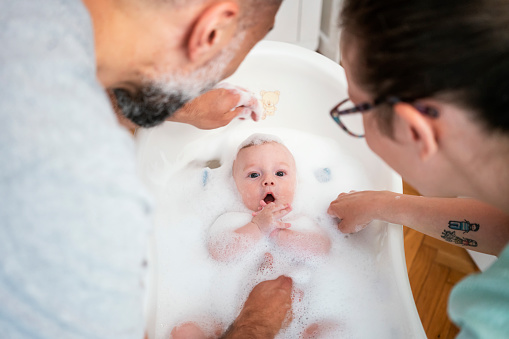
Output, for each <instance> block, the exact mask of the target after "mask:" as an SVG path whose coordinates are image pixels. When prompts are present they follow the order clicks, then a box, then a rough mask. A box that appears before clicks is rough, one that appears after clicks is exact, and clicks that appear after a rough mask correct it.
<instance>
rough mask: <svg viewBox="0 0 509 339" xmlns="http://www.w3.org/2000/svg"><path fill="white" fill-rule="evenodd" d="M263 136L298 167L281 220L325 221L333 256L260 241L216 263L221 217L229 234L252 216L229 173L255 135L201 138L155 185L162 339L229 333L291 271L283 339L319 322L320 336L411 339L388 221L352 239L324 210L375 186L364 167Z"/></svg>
mask: <svg viewBox="0 0 509 339" xmlns="http://www.w3.org/2000/svg"><path fill="white" fill-rule="evenodd" d="M257 132H259V131H257ZM261 132H263V133H270V134H274V135H277V136H279V137H280V138H281V140H282V141H283V142H284V144H285V146H286V147H287V148H288V149H289V150H290V152H292V154H293V155H294V158H295V162H296V166H297V189H296V193H295V198H294V202H293V204H292V206H293V212H291V213H290V214H289V215H288V216H287V217H285V218H283V221H287V220H286V219H287V218H288V222H292V221H294V222H295V224H292V227H304V228H305V225H304V226H303V225H302V224H299V223H298V222H297V220H298V219H299V218H300V217H304V218H306V219H307V220H312V221H313V222H314V223H315V224H318V225H319V227H320V228H321V230H322V231H323V232H325V233H326V234H327V236H328V237H329V238H330V240H331V250H330V252H329V254H328V255H312V254H305V255H303V254H302V253H300V254H299V253H296V252H295V251H289V250H284V249H281V248H277V246H275V245H274V244H273V243H271V242H270V241H268V240H262V241H259V242H258V243H250V244H249V246H250V248H251V250H250V251H248V252H247V253H243V254H239V255H238V256H234V257H233V258H232V259H231V260H230V261H226V262H220V261H217V260H214V259H213V258H212V257H211V255H210V254H209V250H208V244H209V242H210V241H211V240H213V239H214V237H216V238H215V239H216V240H217V239H220V235H221V232H220V231H221V230H219V231H218V230H213V229H212V227H211V226H212V225H213V224H214V222H215V221H216V219H217V218H218V217H221V218H223V219H224V220H223V221H224V222H223V223H222V224H224V225H227V226H226V228H225V229H224V230H227V228H228V227H230V229H235V228H238V227H241V226H243V225H245V224H246V223H247V222H249V221H250V220H251V218H252V216H251V214H250V213H251V212H250V211H249V210H247V208H246V207H244V205H243V204H242V199H241V197H240V194H239V193H238V192H237V190H236V187H235V183H234V181H233V178H232V175H231V168H232V163H233V160H234V157H235V154H236V152H237V149H238V146H239V145H240V143H241V142H242V141H243V140H244V139H245V138H246V137H248V136H249V135H250V134H252V133H253V131H252V130H251V131H241V130H239V131H236V132H232V133H230V134H227V135H224V134H217V135H214V136H209V137H207V138H206V139H201V140H198V141H196V142H195V143H192V144H190V145H188V146H187V147H186V148H185V149H184V150H183V151H182V153H181V156H180V157H179V159H177V160H176V161H172V162H170V161H168V160H166V161H167V166H162V168H160V169H161V171H160V172H159V173H158V174H157V175H155V178H154V180H155V181H157V182H165V184H163V185H159V188H158V189H157V192H155V193H156V196H157V203H158V213H157V214H156V220H155V224H156V233H155V234H156V241H157V272H158V278H157V293H156V300H157V310H156V312H155V313H156V315H155V316H156V319H155V323H156V324H158V326H157V328H156V330H155V337H156V338H157V339H159V338H169V336H170V332H171V330H172V329H173V328H174V327H175V326H177V325H178V324H182V323H185V322H189V321H193V322H195V323H197V324H198V325H199V326H200V327H202V328H204V329H207V328H209V329H210V330H211V331H212V329H213V328H214V327H217V326H220V327H221V328H222V330H225V329H226V328H227V327H228V326H229V325H230V324H231V323H232V322H233V321H234V320H235V318H236V316H237V315H238V313H239V311H240V309H241V308H242V304H243V302H244V301H245V300H246V298H247V296H248V294H249V292H250V291H251V290H252V288H253V287H254V286H255V285H256V284H257V283H259V282H260V281H263V280H267V279H275V278H277V277H278V276H279V275H281V274H285V275H287V276H290V277H292V279H293V282H294V296H295V298H294V302H293V304H292V309H293V310H292V311H293V321H292V322H291V324H290V325H289V326H288V327H287V328H285V329H283V330H282V331H281V332H280V333H279V334H278V336H277V338H300V337H301V336H302V333H303V332H304V331H305V330H306V329H307V328H309V327H310V326H312V325H313V324H318V326H321V329H322V333H321V336H318V337H319V338H375V337H376V338H408V335H407V333H408V328H407V327H406V326H405V324H402V323H401V322H400V321H399V319H400V317H398V311H397V310H398V306H399V302H400V301H399V298H398V291H397V288H396V287H395V284H394V283H393V281H392V275H391V271H390V269H388V268H389V267H390V264H388V263H387V261H388V255H387V251H386V250H384V246H386V245H384V240H385V237H386V227H387V226H386V224H384V223H377V222H373V223H371V225H370V226H368V227H367V228H366V229H364V230H363V231H361V232H359V233H356V234H352V235H345V234H342V233H340V232H339V231H338V230H337V220H334V219H333V218H332V217H330V216H329V215H327V212H326V211H327V208H328V206H329V204H330V202H331V201H332V200H334V199H335V198H336V196H337V195H338V194H339V193H341V192H348V191H351V190H364V189H370V188H371V183H370V179H369V177H368V176H367V175H366V174H365V171H364V170H363V168H362V167H361V166H360V164H359V163H358V162H357V161H356V160H355V159H354V158H352V157H351V156H350V155H348V153H347V152H345V151H344V150H342V149H341V147H340V146H339V145H338V144H337V143H336V142H334V141H332V140H327V139H324V138H321V137H318V136H315V135H308V134H303V133H302V132H297V131H293V130H287V129H282V128H278V129H264V130H263V131H261ZM208 164H214V166H212V167H214V168H211V167H207V165H208ZM292 218H294V220H292ZM224 230H222V231H224ZM217 237H219V238H217ZM246 241H249V240H246ZM266 253H270V254H271V256H272V258H271V259H270V262H268V260H267V256H266Z"/></svg>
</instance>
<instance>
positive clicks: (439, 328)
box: [403, 185, 479, 339]
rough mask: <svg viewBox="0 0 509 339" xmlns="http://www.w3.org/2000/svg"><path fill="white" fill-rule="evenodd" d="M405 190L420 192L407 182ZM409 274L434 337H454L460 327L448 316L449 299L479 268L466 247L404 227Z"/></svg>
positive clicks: (426, 325)
mask: <svg viewBox="0 0 509 339" xmlns="http://www.w3.org/2000/svg"><path fill="white" fill-rule="evenodd" d="M404 192H405V193H408V194H418V193H417V192H416V191H415V190H414V189H412V188H411V187H410V186H407V185H404ZM403 234H404V239H405V255H406V262H407V270H408V277H409V280H410V286H411V287H412V293H413V295H414V300H415V304H416V305H417V311H418V312H419V316H420V317H421V322H422V325H423V327H424V330H425V331H426V335H427V337H428V338H430V339H434V338H440V339H446V338H454V337H455V336H456V335H457V333H458V329H457V328H456V326H455V325H454V324H452V323H451V322H450V320H449V319H448V317H447V299H448V296H449V293H450V291H451V289H452V287H453V286H454V285H455V284H456V283H457V282H458V281H460V280H461V279H462V278H463V277H465V276H466V275H468V274H470V273H474V272H478V271H479V269H478V268H477V266H476V264H475V263H474V261H473V260H472V258H471V257H470V255H468V253H467V251H466V250H465V249H463V248H460V247H457V246H454V245H451V244H448V243H446V242H443V241H440V240H437V239H434V238H431V237H428V236H426V235H424V234H422V233H419V232H416V231H414V230H412V229H410V228H407V227H404V231H403Z"/></svg>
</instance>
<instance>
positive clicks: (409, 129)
mask: <svg viewBox="0 0 509 339" xmlns="http://www.w3.org/2000/svg"><path fill="white" fill-rule="evenodd" d="M393 109H394V112H395V114H396V116H397V117H399V119H400V123H395V125H394V133H395V135H398V137H397V138H398V139H400V141H404V142H407V143H413V145H414V147H415V148H416V149H417V151H418V152H419V158H420V159H421V160H422V161H426V160H427V159H429V158H430V157H432V156H433V155H434V154H435V153H436V152H437V150H438V141H437V140H438V135H437V132H436V129H435V125H434V123H433V120H432V118H429V117H427V116H426V115H423V114H422V113H421V112H419V111H418V110H417V109H416V108H415V107H414V106H412V105H410V104H407V103H404V102H399V103H397V104H395V105H394V107H393ZM401 128H402V129H403V130H401ZM396 129H400V130H399V131H396ZM401 138H402V140H401Z"/></svg>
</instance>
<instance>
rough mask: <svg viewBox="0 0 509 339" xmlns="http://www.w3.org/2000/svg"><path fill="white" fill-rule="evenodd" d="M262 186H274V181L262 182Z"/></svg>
mask: <svg viewBox="0 0 509 339" xmlns="http://www.w3.org/2000/svg"><path fill="white" fill-rule="evenodd" d="M263 186H274V180H271V179H266V180H264V181H263Z"/></svg>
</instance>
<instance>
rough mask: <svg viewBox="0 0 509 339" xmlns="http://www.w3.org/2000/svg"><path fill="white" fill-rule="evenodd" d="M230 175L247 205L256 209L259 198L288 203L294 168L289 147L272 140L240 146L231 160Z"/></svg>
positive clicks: (293, 178)
mask: <svg viewBox="0 0 509 339" xmlns="http://www.w3.org/2000/svg"><path fill="white" fill-rule="evenodd" d="M233 179H234V180H235V184H236V185H237V189H238V190H239V192H240V194H241V196H242V201H243V202H244V205H246V207H247V208H249V209H250V210H252V211H257V210H258V207H259V206H260V201H261V200H264V201H265V202H266V203H267V204H268V203H269V202H276V203H278V204H291V203H292V201H293V195H294V193H295V183H296V168H295V160H294V159H293V156H292V154H291V153H290V151H289V150H288V149H287V148H286V147H285V146H283V145H281V144H278V143H276V142H269V143H265V144H262V145H256V146H250V147H247V148H243V149H241V150H240V151H239V153H238V154H237V159H235V162H234V163H233Z"/></svg>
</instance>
